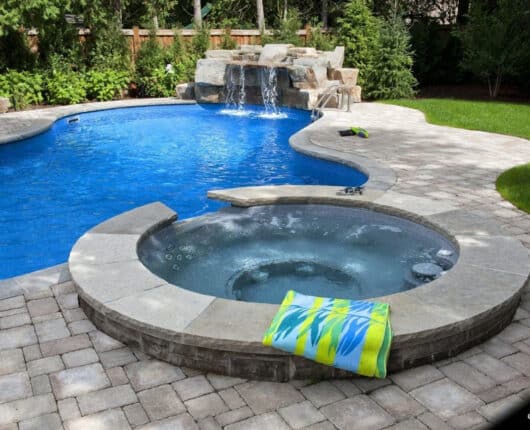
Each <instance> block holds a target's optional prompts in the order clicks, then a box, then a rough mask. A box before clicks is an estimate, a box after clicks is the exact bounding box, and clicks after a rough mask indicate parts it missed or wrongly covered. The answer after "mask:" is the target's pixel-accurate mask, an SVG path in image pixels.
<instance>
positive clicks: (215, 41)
mask: <svg viewBox="0 0 530 430" xmlns="http://www.w3.org/2000/svg"><path fill="white" fill-rule="evenodd" d="M122 33H123V34H124V36H125V37H126V38H127V41H128V43H129V47H130V49H131V53H132V54H133V58H134V57H135V56H136V53H137V52H138V49H140V46H141V45H142V43H143V42H145V41H146V40H147V39H148V38H149V30H146V29H141V28H139V27H133V28H132V29H123V30H122ZM177 33H178V34H180V37H181V38H182V40H184V41H185V42H186V41H191V39H192V38H193V36H194V35H195V30H186V29H182V30H162V29H160V30H158V31H157V32H156V37H157V39H158V40H159V41H160V43H161V44H162V45H164V46H168V45H171V43H172V42H173V40H174V38H175V34H177ZM224 33H225V30H222V29H212V30H210V48H211V49H215V48H217V47H219V45H221V41H222V38H223V35H224ZM265 33H266V34H267V35H271V34H272V31H271V30H268V31H266V32H265ZM309 33H310V30H309V29H305V30H298V31H297V34H298V36H299V37H300V40H301V42H302V44H303V45H305V42H306V41H307V38H308V37H309ZM28 37H29V41H30V46H32V47H34V48H35V49H37V45H38V34H37V32H36V31H34V30H30V31H29V32H28ZM89 37H90V30H88V29H80V30H79V39H80V41H81V42H84V41H85V40H86V39H88V38H89ZM230 37H231V38H232V39H233V40H234V41H235V42H236V44H237V45H238V46H240V45H252V44H257V45H260V44H261V33H260V31H259V30H257V29H256V30H239V29H234V30H231V31H230Z"/></svg>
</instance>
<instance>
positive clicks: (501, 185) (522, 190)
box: [497, 163, 530, 213]
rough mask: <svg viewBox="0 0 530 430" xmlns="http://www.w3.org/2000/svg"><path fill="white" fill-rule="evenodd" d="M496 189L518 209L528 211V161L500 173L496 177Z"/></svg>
mask: <svg viewBox="0 0 530 430" xmlns="http://www.w3.org/2000/svg"><path fill="white" fill-rule="evenodd" d="M497 191H498V192H499V193H501V195H502V196H503V197H504V198H505V199H506V200H508V201H510V202H512V203H513V204H514V205H515V206H517V207H518V208H519V209H521V210H523V211H525V212H528V213H530V163H528V164H523V165H522V166H517V167H513V168H511V169H509V170H506V172H504V173H502V174H501V175H500V176H499V177H498V178H497Z"/></svg>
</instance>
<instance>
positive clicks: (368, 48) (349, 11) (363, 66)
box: [337, 0, 381, 87]
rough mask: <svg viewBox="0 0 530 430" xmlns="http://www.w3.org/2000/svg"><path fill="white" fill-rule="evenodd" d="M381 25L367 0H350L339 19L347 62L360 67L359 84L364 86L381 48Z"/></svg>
mask: <svg viewBox="0 0 530 430" xmlns="http://www.w3.org/2000/svg"><path fill="white" fill-rule="evenodd" d="M380 26H381V23H380V21H379V20H378V19H377V18H375V17H374V16H373V15H372V12H371V11H370V8H369V7H368V5H367V3H366V0H350V1H349V2H348V3H347V4H346V6H345V8H344V14H343V17H342V18H340V19H338V20H337V41H338V43H339V44H340V45H343V46H344V48H345V53H344V61H345V64H346V65H347V66H350V67H356V68H358V69H359V84H360V85H361V86H363V87H364V86H365V83H366V78H367V76H369V75H370V74H371V69H372V68H373V63H374V54H375V52H376V51H377V50H378V49H379V33H380Z"/></svg>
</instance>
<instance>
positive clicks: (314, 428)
mask: <svg viewBox="0 0 530 430" xmlns="http://www.w3.org/2000/svg"><path fill="white" fill-rule="evenodd" d="M336 428H337V427H335V426H334V425H333V424H331V422H329V421H322V422H320V423H316V424H313V425H310V426H308V427H306V428H305V429H304V430H335V429H336Z"/></svg>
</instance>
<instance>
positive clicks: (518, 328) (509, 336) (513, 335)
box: [498, 322, 530, 343]
mask: <svg viewBox="0 0 530 430" xmlns="http://www.w3.org/2000/svg"><path fill="white" fill-rule="evenodd" d="M498 336H499V339H501V340H503V341H504V342H508V343H514V342H517V341H519V340H523V339H528V338H529V337H530V330H529V329H528V327H526V326H525V325H523V324H519V323H518V322H514V323H512V324H510V325H509V326H508V327H506V328H505V329H504V330H503V331H501V332H500V333H499V335H498Z"/></svg>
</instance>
